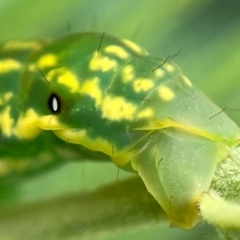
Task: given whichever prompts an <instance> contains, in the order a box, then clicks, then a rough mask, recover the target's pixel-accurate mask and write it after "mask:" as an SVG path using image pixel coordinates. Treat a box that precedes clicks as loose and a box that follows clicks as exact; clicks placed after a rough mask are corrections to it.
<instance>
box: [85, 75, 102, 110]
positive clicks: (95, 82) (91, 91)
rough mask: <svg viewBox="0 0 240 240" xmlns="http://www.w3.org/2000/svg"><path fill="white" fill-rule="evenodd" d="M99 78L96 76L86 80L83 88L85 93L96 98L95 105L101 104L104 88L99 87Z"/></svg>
mask: <svg viewBox="0 0 240 240" xmlns="http://www.w3.org/2000/svg"><path fill="white" fill-rule="evenodd" d="M99 82H100V80H99V78H98V77H95V78H93V79H91V80H88V81H86V82H85V83H84V84H83V85H82V88H81V93H85V94H87V95H89V96H91V97H92V98H94V99H95V101H96V104H95V106H99V105H100V104H101V102H102V90H101V89H100V87H99Z"/></svg>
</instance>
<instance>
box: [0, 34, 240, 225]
mask: <svg viewBox="0 0 240 240" xmlns="http://www.w3.org/2000/svg"><path fill="white" fill-rule="evenodd" d="M11 44H12V47H9V45H10V44H9V43H5V44H2V45H1V46H0V58H1V59H0V81H1V90H0V148H1V156H0V161H1V169H0V178H1V179H2V181H3V180H4V179H7V178H11V177H18V176H24V175H28V174H34V173H35V172H36V171H41V170H42V169H45V168H48V167H51V166H54V165H57V164H58V163H60V162H62V161H64V160H66V159H69V158H71V159H74V158H75V159H76V160H78V161H81V160H84V159H92V160H95V161H98V160H99V159H104V160H108V159H111V160H112V161H113V162H114V163H115V164H116V165H117V166H118V167H120V168H122V169H126V170H129V169H130V170H131V171H133V172H135V173H137V174H138V175H139V176H140V177H141V178H142V180H143V182H144V184H145V186H146V188H147V190H148V191H149V192H150V193H151V194H152V195H153V197H154V198H155V199H156V200H157V201H158V202H159V204H160V205H161V207H162V208H163V209H164V211H165V212H166V213H167V215H168V217H169V219H170V221H171V223H172V225H174V226H179V227H182V228H185V229H189V228H192V227H194V225H195V224H196V223H197V222H198V220H199V218H200V216H199V209H198V208H197V202H198V201H199V199H200V198H201V196H202V194H203V193H205V192H207V191H208V190H209V187H210V184H211V180H212V178H213V175H214V172H215V169H216V165H217V163H218V162H219V161H221V160H222V159H224V158H225V157H226V156H227V155H228V151H229V149H231V148H233V147H235V146H236V145H237V144H238V143H239V140H240V129H239V127H238V126H237V125H236V124H235V123H234V122H233V121H232V120H231V119H230V118H228V117H227V115H226V114H225V113H224V112H222V113H221V114H219V115H218V116H216V117H214V118H211V119H210V120H209V118H210V117H211V116H213V115H214V114H215V113H217V112H220V110H221V109H220V108H219V107H217V106H216V105H215V104H213V103H212V102H211V100H209V99H208V98H207V97H206V96H205V95H204V94H203V93H202V92H201V91H200V90H198V89H197V88H195V87H194V86H193V85H192V84H191V82H190V81H189V80H188V79H187V78H186V77H185V76H184V74H183V73H182V72H181V70H180V69H179V68H178V67H177V66H176V65H175V64H173V63H171V62H169V61H168V59H159V58H156V57H152V56H150V55H148V53H147V51H146V50H144V49H143V48H142V47H140V46H138V45H137V44H135V43H133V42H130V41H128V40H124V39H119V38H116V37H113V36H110V35H107V34H104V35H103V34H101V33H82V34H77V35H74V36H71V41H69V37H66V38H63V39H60V40H56V41H53V42H51V43H49V42H41V43H38V42H36V44H35V45H34V46H37V47H34V48H33V47H32V46H33V44H29V48H27V47H26V46H28V44H27V43H26V42H24V48H21V44H15V45H14V44H13V43H11ZM6 45H8V48H6ZM14 46H15V47H14ZM16 46H18V47H16ZM39 69H40V70H41V72H40V73H41V74H39ZM16 79H19V81H20V84H19V85H16ZM46 80H47V83H49V84H46ZM53 93H54V94H53ZM56 93H57V94H56ZM49 96H50V97H49ZM59 96H61V98H59ZM46 102H47V103H48V104H46ZM62 103H64V106H63V104H62ZM65 105H66V106H67V107H65ZM62 109H64V111H63V110H62ZM56 113H57V114H56ZM65 142H67V143H68V146H67V147H68V151H64V153H62V152H61V154H60V153H59V151H58V149H59V148H62V146H63V144H64V143H65ZM41 143H42V144H41ZM39 145H41V146H40V147H39ZM12 146H14V147H12ZM2 149H3V151H2ZM93 153H94V154H93ZM12 159H15V160H16V161H15V162H14V164H13V163H12ZM10 161H11V165H10V164H9V162H10ZM21 163H24V164H21ZM13 165H14V166H13ZM22 166H24V168H23V167H22Z"/></svg>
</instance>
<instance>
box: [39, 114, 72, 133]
mask: <svg viewBox="0 0 240 240" xmlns="http://www.w3.org/2000/svg"><path fill="white" fill-rule="evenodd" d="M38 126H39V127H40V128H41V129H43V130H60V129H61V130H62V129H66V128H69V127H67V126H65V125H64V124H62V123H60V122H59V121H58V117H57V116H55V115H47V116H44V117H40V118H39V120H38Z"/></svg>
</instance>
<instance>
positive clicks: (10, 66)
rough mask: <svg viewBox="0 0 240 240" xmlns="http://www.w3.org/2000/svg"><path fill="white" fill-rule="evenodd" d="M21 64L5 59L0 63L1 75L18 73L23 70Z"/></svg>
mask: <svg viewBox="0 0 240 240" xmlns="http://www.w3.org/2000/svg"><path fill="white" fill-rule="evenodd" d="M21 66H22V65H21V63H20V62H18V61H16V60H14V59H11V58H9V59H5V60H2V61H0V74H4V73H8V72H11V71H16V70H19V69H20V68H21Z"/></svg>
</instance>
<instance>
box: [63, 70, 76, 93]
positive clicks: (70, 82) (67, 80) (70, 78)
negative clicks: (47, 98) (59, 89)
mask: <svg viewBox="0 0 240 240" xmlns="http://www.w3.org/2000/svg"><path fill="white" fill-rule="evenodd" d="M58 82H59V83H60V84H64V85H66V86H68V87H69V88H70V89H71V92H77V91H79V88H80V85H79V79H78V77H77V75H76V74H74V73H73V72H70V71H69V70H63V72H62V73H61V74H60V75H59V77H58Z"/></svg>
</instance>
